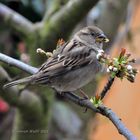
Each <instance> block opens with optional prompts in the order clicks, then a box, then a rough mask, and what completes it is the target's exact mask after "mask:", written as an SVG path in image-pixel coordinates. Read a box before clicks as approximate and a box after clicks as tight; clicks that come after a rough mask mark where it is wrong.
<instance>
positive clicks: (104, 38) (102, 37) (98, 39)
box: [95, 34, 109, 43]
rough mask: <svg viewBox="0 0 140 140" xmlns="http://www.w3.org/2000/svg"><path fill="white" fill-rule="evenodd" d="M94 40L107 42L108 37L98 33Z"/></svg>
mask: <svg viewBox="0 0 140 140" xmlns="http://www.w3.org/2000/svg"><path fill="white" fill-rule="evenodd" d="M95 40H96V42H105V43H107V42H109V39H108V38H107V37H106V36H105V35H104V34H100V35H98V36H97V37H96V38H95Z"/></svg>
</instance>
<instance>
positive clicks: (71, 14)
mask: <svg viewBox="0 0 140 140" xmlns="http://www.w3.org/2000/svg"><path fill="white" fill-rule="evenodd" d="M97 2H98V0H92V1H91V0H72V1H68V2H67V3H66V4H65V5H64V6H63V7H62V8H61V9H60V10H59V11H57V12H56V13H55V14H53V15H52V16H51V17H50V18H49V20H47V19H46V18H45V19H44V20H43V26H42V28H41V30H40V34H41V39H43V42H45V45H44V46H45V47H46V48H47V49H48V48H49V47H50V46H51V49H53V48H54V47H55V46H56V42H57V40H58V39H59V38H64V39H67V38H68V36H69V34H70V33H71V32H72V29H73V28H74V27H75V26H76V25H77V23H79V22H80V21H81V20H82V18H83V17H84V16H85V15H86V14H87V13H88V12H89V10H90V9H91V8H92V7H93V6H94V5H95V4H96V3H97Z"/></svg>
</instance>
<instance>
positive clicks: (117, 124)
mask: <svg viewBox="0 0 140 140" xmlns="http://www.w3.org/2000/svg"><path fill="white" fill-rule="evenodd" d="M0 56H2V55H0ZM4 56H5V55H4ZM10 59H11V60H10ZM0 61H3V62H5V63H8V64H12V65H13V66H16V67H18V68H20V69H22V70H25V71H26V72H29V73H30V74H34V73H35V71H34V70H35V69H36V68H34V67H31V66H29V65H27V64H24V63H23V62H21V61H18V60H15V59H13V58H10V57H8V59H2V57H0ZM17 63H18V64H17ZM24 65H26V69H24V68H23V66H24ZM36 70H37V69H36ZM111 81H112V82H111V83H113V81H114V79H112V80H111ZM109 85H110V86H111V84H109ZM105 91H106V90H104V92H105ZM104 92H103V93H104ZM3 96H4V95H3ZM62 96H63V97H64V98H66V99H68V100H70V101H72V102H74V103H75V104H77V105H80V106H83V107H86V108H87V109H91V110H92V111H94V112H96V113H100V114H102V115H104V116H106V117H107V118H108V119H110V121H111V122H112V123H113V124H114V125H115V127H116V128H117V130H118V131H119V133H120V134H122V135H123V136H124V137H125V138H127V139H128V140H137V139H136V137H135V136H134V135H133V134H132V133H131V132H130V131H129V130H128V129H127V128H126V127H125V125H124V124H123V123H122V121H121V120H120V118H119V117H117V115H116V114H115V113H114V112H113V111H112V110H111V109H109V108H107V107H105V106H104V105H101V106H99V107H98V108H96V107H95V106H94V105H93V104H92V103H91V102H90V100H89V99H82V98H80V97H79V96H77V95H75V94H73V93H69V92H67V93H64V94H62Z"/></svg>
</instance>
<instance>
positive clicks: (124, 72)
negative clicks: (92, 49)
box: [96, 48, 138, 82]
mask: <svg viewBox="0 0 140 140" xmlns="http://www.w3.org/2000/svg"><path fill="white" fill-rule="evenodd" d="M130 56H131V54H130V53H126V49H124V48H122V49H121V52H120V54H119V56H118V57H116V58H110V56H109V55H106V54H105V53H104V51H103V50H100V51H99V52H98V54H97V56H96V57H97V59H98V60H99V61H100V62H101V63H104V64H106V65H107V72H108V73H110V74H111V76H112V77H115V76H116V77H118V78H120V79H123V78H127V80H129V81H130V82H134V81H135V76H136V74H137V73H138V70H137V69H136V68H133V67H132V65H131V64H132V63H135V62H136V60H135V59H130Z"/></svg>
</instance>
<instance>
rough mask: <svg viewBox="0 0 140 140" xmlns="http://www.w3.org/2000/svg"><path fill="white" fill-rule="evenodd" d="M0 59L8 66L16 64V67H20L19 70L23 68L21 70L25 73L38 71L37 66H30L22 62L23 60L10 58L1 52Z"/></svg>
mask: <svg viewBox="0 0 140 140" xmlns="http://www.w3.org/2000/svg"><path fill="white" fill-rule="evenodd" d="M0 60H1V61H2V62H5V63H7V64H8V65H9V66H16V67H17V68H19V69H21V70H23V71H25V72H27V73H30V74H34V73H36V72H37V71H38V69H37V68H35V67H32V66H30V65H28V64H25V63H23V62H21V61H19V60H16V59H14V58H11V57H9V56H7V55H5V54H2V53H0Z"/></svg>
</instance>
